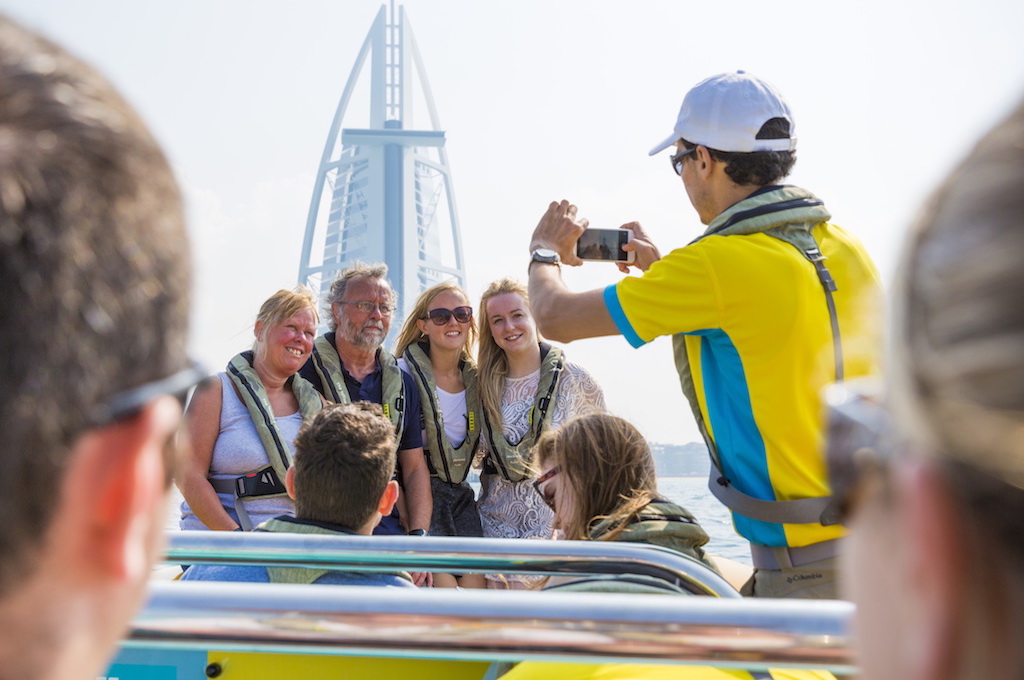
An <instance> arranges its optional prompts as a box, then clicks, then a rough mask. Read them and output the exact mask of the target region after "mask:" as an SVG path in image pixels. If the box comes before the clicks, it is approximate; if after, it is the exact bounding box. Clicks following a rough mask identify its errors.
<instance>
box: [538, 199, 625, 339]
mask: <svg viewBox="0 0 1024 680" xmlns="http://www.w3.org/2000/svg"><path fill="white" fill-rule="evenodd" d="M587 224H588V222H587V220H586V219H580V220H578V221H577V219H576V206H575V205H572V204H571V203H569V202H568V201H562V202H561V203H552V204H551V205H550V206H548V209H547V212H545V213H544V215H543V216H542V217H541V218H540V222H539V223H538V224H537V228H536V229H535V230H534V232H533V238H532V239H531V240H530V252H531V253H533V251H534V250H536V249H537V248H548V249H550V250H554V251H555V252H557V253H558V255H559V257H560V258H561V260H562V262H563V263H564V264H568V265H572V266H577V265H579V264H582V261H581V260H580V259H579V258H578V257H576V241H577V240H578V239H579V237H580V234H582V233H583V231H584V230H585V229H586V228H587ZM530 308H531V310H532V311H533V317H534V319H535V320H536V321H537V328H538V329H539V330H540V332H541V334H542V335H544V336H545V337H547V338H550V339H552V340H555V341H558V342H570V341H572V340H580V339H582V338H596V337H600V336H603V335H616V334H617V333H618V332H619V331H618V328H616V326H615V322H614V321H612V317H611V315H610V314H609V313H608V309H607V307H605V304H604V290H603V289H600V288H598V289H595V290H590V291H586V292H584V293H574V292H572V291H571V290H569V289H568V288H567V287H566V286H565V283H564V282H563V281H562V273H561V270H560V269H559V267H558V266H556V265H553V264H545V263H542V262H531V263H530Z"/></svg>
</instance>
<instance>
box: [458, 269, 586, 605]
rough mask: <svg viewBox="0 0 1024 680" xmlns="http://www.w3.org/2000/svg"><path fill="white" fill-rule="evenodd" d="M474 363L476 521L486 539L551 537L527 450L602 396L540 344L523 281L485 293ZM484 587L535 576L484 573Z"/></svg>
mask: <svg viewBox="0 0 1024 680" xmlns="http://www.w3.org/2000/svg"><path fill="white" fill-rule="evenodd" d="M480 317H481V318H482V319H483V320H484V323H486V324H487V328H486V330H483V331H482V332H481V333H480V342H479V351H478V353H477V360H478V363H479V370H480V395H481V401H482V402H483V408H484V420H485V427H484V434H483V437H482V445H481V448H482V449H483V450H484V451H485V452H486V458H485V459H484V470H483V473H482V474H481V475H480V486H481V493H480V504H479V505H480V519H481V522H482V523H483V530H484V535H485V536H493V537H498V538H525V537H529V538H549V537H550V536H551V528H552V519H553V515H552V512H551V509H550V508H548V507H547V505H545V504H544V503H543V501H541V499H540V497H539V496H537V494H536V493H535V492H534V490H533V487H532V486H531V481H532V480H533V474H532V466H531V458H530V450H531V449H532V448H533V445H534V443H535V442H536V441H537V439H538V438H539V437H540V435H541V433H542V432H543V431H544V430H546V429H548V428H550V427H552V426H555V425H558V424H559V423H561V422H563V421H565V420H567V419H569V418H572V417H574V416H576V415H579V414H582V413H586V412H589V411H594V410H603V409H604V394H603V393H602V391H601V388H600V387H599V386H598V384H597V382H595V381H594V379H593V378H592V377H591V376H590V374H589V373H587V372H586V370H584V369H583V368H582V367H581V366H578V365H576V364H574V363H571V362H569V361H567V360H566V358H565V355H564V353H563V352H562V351H561V350H560V349H559V348H557V347H553V346H551V345H548V344H547V343H544V342H541V340H540V337H539V336H538V334H537V325H536V323H535V322H534V320H533V314H532V313H531V312H530V301H529V297H528V295H527V292H526V286H525V285H524V284H522V283H520V282H519V281H516V280H515V279H510V278H506V279H500V280H498V281H495V282H493V283H492V284H491V285H490V286H488V287H487V290H486V291H484V294H483V298H482V299H481V301H480ZM487 578H488V586H490V587H495V588H500V587H504V586H510V587H522V586H525V585H528V584H529V583H532V582H534V581H536V580H537V579H530V578H525V577H515V578H508V579H506V578H503V577H501V576H498V575H492V574H488V575H487Z"/></svg>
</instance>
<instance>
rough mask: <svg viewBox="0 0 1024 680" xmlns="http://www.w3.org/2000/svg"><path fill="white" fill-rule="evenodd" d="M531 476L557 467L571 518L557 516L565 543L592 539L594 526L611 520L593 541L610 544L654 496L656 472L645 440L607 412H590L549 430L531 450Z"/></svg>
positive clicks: (656, 486) (630, 427)
mask: <svg viewBox="0 0 1024 680" xmlns="http://www.w3.org/2000/svg"><path fill="white" fill-rule="evenodd" d="M533 458H534V461H535V463H534V465H535V466H537V470H535V471H534V472H535V474H539V473H540V472H541V471H543V469H545V468H551V467H553V466H555V465H561V466H562V471H561V472H560V473H559V474H560V475H562V476H563V477H562V490H563V493H565V492H566V491H568V493H570V494H571V495H572V503H570V504H569V507H570V509H571V512H570V515H571V516H570V517H569V518H568V519H565V518H563V517H560V518H558V522H559V529H561V530H562V532H563V534H564V536H565V538H566V539H568V540H575V541H584V540H590V539H591V538H595V537H592V536H591V534H590V532H591V529H592V528H593V526H594V525H595V524H597V523H598V522H601V521H603V520H606V519H611V520H613V527H614V528H613V529H612V530H611V531H609V532H607V533H605V534H603V535H601V536H599V537H596V538H597V540H604V541H611V540H614V539H615V538H616V537H617V536H618V535H619V534H620V533H622V531H623V530H624V529H625V528H626V526H627V525H628V524H629V523H630V521H632V520H633V518H634V517H636V515H637V513H639V512H640V511H641V510H642V509H643V508H644V507H646V506H647V505H648V504H649V503H651V502H652V501H654V500H655V499H657V498H658V483H657V470H656V469H655V466H654V457H653V456H652V455H651V449H650V447H649V446H648V445H647V441H646V440H645V439H644V436H643V435H642V434H640V432H639V430H637V429H636V428H635V427H634V426H633V425H632V424H631V423H629V422H628V421H626V420H624V419H622V418H619V417H618V416H613V415H611V414H610V413H601V412H596V413H589V414H587V415H583V416H580V417H578V418H574V419H572V420H569V421H566V422H565V423H563V424H562V425H561V426H559V427H556V428H554V429H552V430H548V431H547V432H545V433H544V434H543V435H541V437H540V439H539V440H538V441H537V445H536V446H535V447H534V450H533Z"/></svg>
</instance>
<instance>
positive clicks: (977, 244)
mask: <svg viewBox="0 0 1024 680" xmlns="http://www.w3.org/2000/svg"><path fill="white" fill-rule="evenodd" d="M1022 262H1024V106H1021V107H1018V108H1017V110H1016V111H1015V112H1014V113H1013V114H1012V115H1011V116H1010V117H1009V119H1007V120H1006V121H1005V122H1003V123H1002V124H1001V125H999V126H998V127H997V128H996V129H995V130H993V131H992V132H991V133H989V134H988V135H987V136H986V137H985V138H984V139H982V140H981V142H980V143H979V144H978V146H977V147H976V148H975V149H974V151H973V152H972V153H971V155H970V156H969V157H968V158H967V159H966V160H965V161H964V162H963V163H962V164H961V165H960V166H959V167H958V168H957V169H956V170H955V171H954V172H953V174H952V175H951V176H950V177H949V178H948V179H947V180H946V181H945V183H944V184H943V185H942V186H941V187H940V188H939V189H938V191H937V192H936V193H935V195H934V197H933V198H932V200H931V202H930V203H929V204H928V205H927V206H926V207H925V210H924V212H923V215H922V216H921V218H920V221H919V224H918V225H917V227H916V229H915V231H914V232H913V233H912V234H911V237H910V240H909V243H908V245H907V248H906V251H905V254H904V258H903V263H902V268H901V269H900V272H899V276H898V278H899V285H898V289H897V291H896V296H895V299H894V322H893V328H894V332H895V338H894V357H893V359H894V360H893V361H892V362H891V363H890V366H891V371H890V381H891V384H890V389H889V394H888V407H889V408H888V423H889V425H888V426H887V428H886V430H887V435H886V437H885V438H886V439H887V440H888V441H887V442H886V443H884V444H880V445H878V446H876V447H874V450H873V451H872V450H871V447H868V449H864V450H861V451H859V452H858V453H859V454H861V458H862V460H861V461H859V464H858V465H856V466H855V467H858V468H859V469H860V470H861V471H862V472H865V471H866V474H861V475H860V481H859V482H858V483H857V484H856V486H855V487H853V489H854V490H853V492H852V494H851V495H852V503H851V504H850V508H851V509H852V513H851V522H850V526H851V528H852V529H853V531H852V535H851V545H850V549H849V550H848V554H847V561H846V565H845V566H846V569H845V585H846V586H847V595H848V596H849V597H850V598H851V599H853V600H854V601H855V602H856V603H857V605H858V611H857V624H856V628H857V635H858V638H859V643H860V646H861V649H860V652H861V658H860V663H861V664H862V666H863V668H864V677H865V678H884V677H894V678H895V677H899V678H931V679H936V678H938V679H941V678H967V677H971V678H982V677H984V678H1003V677H1006V678H1010V677H1020V676H1021V674H1022V673H1024V647H1022V645H1021V644H1020V640H1021V639H1022V638H1024V305H1022V304H1021V302H1020V295H1021V292H1022V291H1024V265H1022ZM862 413H866V411H862ZM869 419H870V417H865V418H863V420H869ZM865 451H868V453H865Z"/></svg>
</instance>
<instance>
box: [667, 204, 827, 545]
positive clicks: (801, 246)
mask: <svg viewBox="0 0 1024 680" xmlns="http://www.w3.org/2000/svg"><path fill="white" fill-rule="evenodd" d="M831 217H832V214H831V213H830V212H829V211H828V210H827V209H826V208H825V204H824V203H823V202H822V201H821V199H819V198H818V197H817V196H815V195H814V194H812V193H811V192H809V191H806V190H804V189H801V188H799V187H794V186H774V187H765V188H764V189H761V190H760V191H757V192H755V193H754V194H752V195H750V196H748V197H747V198H745V199H743V200H742V201H740V202H738V203H736V204H735V205H733V206H731V207H730V208H729V209H727V210H726V211H725V212H723V213H722V214H721V215H719V216H718V217H716V218H715V219H714V220H712V222H711V224H709V225H708V228H707V230H706V231H705V232H704V233H703V234H701V235H700V236H699V237H697V238H696V239H694V240H693V241H691V242H690V245H692V244H694V243H696V242H697V241H700V240H702V239H705V238H707V237H709V236H733V235H737V236H742V235H748V234H765V235H767V236H771V237H773V238H776V239H779V240H780V241H784V242H786V243H788V244H790V245H791V246H793V247H794V248H796V249H797V250H798V251H800V253H801V254H802V255H803V256H804V258H805V259H807V261H808V262H809V263H810V264H811V265H812V266H813V267H814V270H815V272H816V273H817V275H818V280H819V281H820V282H821V287H822V290H823V292H824V298H825V304H826V305H827V307H828V314H829V321H830V323H831V326H832V347H833V358H834V362H835V380H836V382H842V381H843V377H844V376H843V346H842V339H841V337H840V335H839V317H838V313H837V312H836V304H835V299H834V297H833V295H832V294H833V293H834V292H835V291H836V290H837V287H836V283H835V280H834V279H833V278H832V275H831V273H829V271H828V268H826V267H825V259H826V258H825V256H824V255H822V253H821V250H820V249H819V247H818V243H817V242H816V241H815V240H814V236H813V234H812V233H811V231H812V230H813V229H814V227H815V226H817V225H818V224H821V223H822V222H827V221H828V220H829V219H831ZM672 348H673V353H674V356H675V363H676V369H677V371H678V372H679V383H680V386H681V387H682V390H683V394H684V395H686V399H687V401H689V402H690V408H691V410H692V411H693V415H694V418H695V419H696V421H697V428H698V429H699V430H700V433H701V436H702V437H703V438H704V441H705V443H706V444H707V447H708V453H709V454H710V456H711V473H710V479H709V480H708V488H709V489H710V490H711V493H712V494H713V495H714V496H715V498H717V499H718V500H719V501H721V502H722V504H723V505H725V506H726V507H727V508H729V509H730V510H732V511H733V512H736V513H738V514H740V515H743V516H744V517H750V518H752V519H756V520H761V521H763V522H772V523H775V524H812V523H820V524H822V525H824V526H829V525H831V524H836V523H837V522H838V511H837V508H836V505H835V503H834V500H833V499H832V497H831V496H820V497H816V498H799V499H795V500H788V501H777V500H763V499H760V498H755V497H753V496H750V495H748V494H745V493H743V492H742V491H739V490H738V489H737V488H736V487H735V485H733V484H732V482H731V481H730V480H729V479H728V478H727V477H726V476H725V474H724V473H723V472H722V464H721V458H720V457H719V453H718V449H717V447H716V446H715V442H714V440H713V439H712V438H711V435H710V433H709V432H708V428H707V425H706V423H705V422H704V418H703V416H702V415H701V412H700V406H699V402H698V399H697V393H696V389H695V388H694V384H693V375H692V373H691V371H690V362H689V357H688V355H687V353H686V342H685V339H684V336H683V335H682V334H677V335H674V336H673V337H672Z"/></svg>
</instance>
